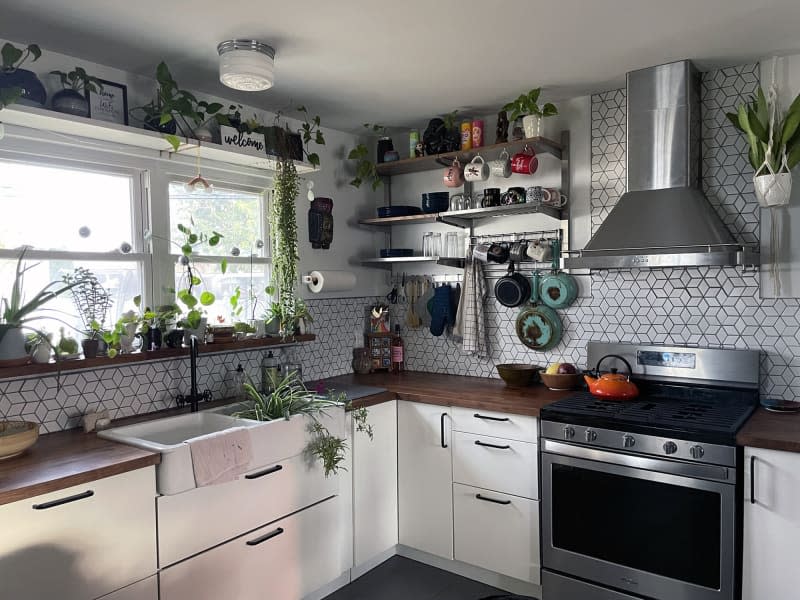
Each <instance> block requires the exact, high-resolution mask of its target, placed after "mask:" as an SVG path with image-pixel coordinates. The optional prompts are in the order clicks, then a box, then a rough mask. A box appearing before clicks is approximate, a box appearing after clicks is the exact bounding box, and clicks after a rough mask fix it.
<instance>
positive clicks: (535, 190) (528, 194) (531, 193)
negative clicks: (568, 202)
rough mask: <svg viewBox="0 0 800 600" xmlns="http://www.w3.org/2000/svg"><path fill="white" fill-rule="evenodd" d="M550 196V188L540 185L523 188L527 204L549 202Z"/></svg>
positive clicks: (551, 195) (551, 194)
mask: <svg viewBox="0 0 800 600" xmlns="http://www.w3.org/2000/svg"><path fill="white" fill-rule="evenodd" d="M556 192H558V190H556ZM556 197H557V196H556ZM552 198H553V193H552V191H551V190H550V188H543V187H542V186H540V185H535V186H533V187H529V188H528V189H527V190H525V201H526V202H528V203H529V204H550V200H551V199H552Z"/></svg>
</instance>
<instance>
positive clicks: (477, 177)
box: [464, 154, 489, 181]
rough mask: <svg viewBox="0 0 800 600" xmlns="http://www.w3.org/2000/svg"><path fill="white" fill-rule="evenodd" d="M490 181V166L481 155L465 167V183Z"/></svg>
mask: <svg viewBox="0 0 800 600" xmlns="http://www.w3.org/2000/svg"><path fill="white" fill-rule="evenodd" d="M487 179H489V165H488V164H487V163H486V162H484V160H483V157H482V156H481V155H480V154H479V155H477V156H476V157H475V158H473V159H472V160H471V161H470V162H468V163H467V165H466V166H465V167H464V180H465V181H486V180H487Z"/></svg>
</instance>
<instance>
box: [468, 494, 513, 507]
mask: <svg viewBox="0 0 800 600" xmlns="http://www.w3.org/2000/svg"><path fill="white" fill-rule="evenodd" d="M475 497H476V498H477V499H478V500H483V501H484V502H493V503H495V504H503V505H507V504H511V500H498V499H497V498H487V497H486V496H481V495H480V494H475Z"/></svg>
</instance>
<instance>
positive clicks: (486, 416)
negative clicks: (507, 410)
mask: <svg viewBox="0 0 800 600" xmlns="http://www.w3.org/2000/svg"><path fill="white" fill-rule="evenodd" d="M473 416H474V417H475V418H476V419H486V420H487V421H510V420H511V419H509V418H508V417H503V418H502V419H501V418H500V417H490V416H488V415H482V414H480V413H475V414H474V415H473Z"/></svg>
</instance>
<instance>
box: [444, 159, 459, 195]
mask: <svg viewBox="0 0 800 600" xmlns="http://www.w3.org/2000/svg"><path fill="white" fill-rule="evenodd" d="M442 180H443V181H444V184H445V185H446V186H447V187H449V188H457V187H461V186H462V185H464V171H463V170H462V169H461V163H460V162H458V159H456V160H454V161H453V164H452V165H450V166H449V167H447V168H446V169H445V170H444V176H443V177H442Z"/></svg>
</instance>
